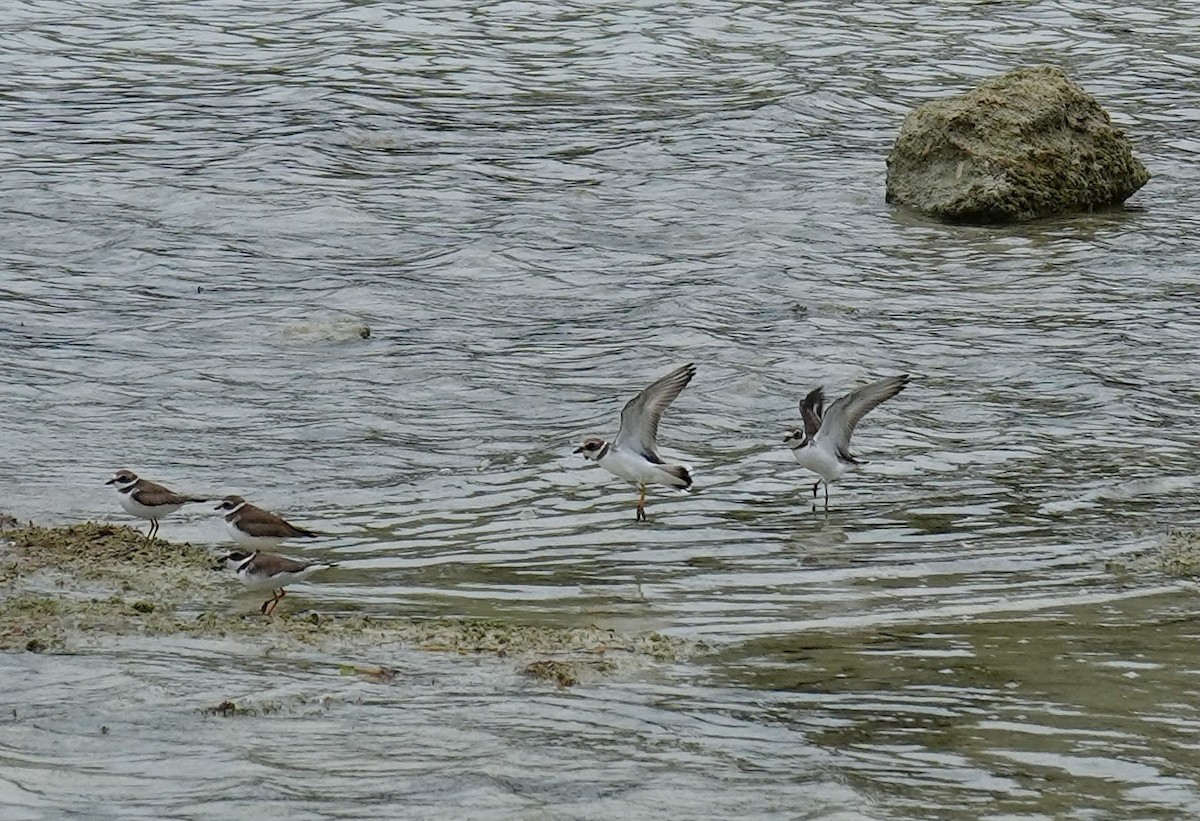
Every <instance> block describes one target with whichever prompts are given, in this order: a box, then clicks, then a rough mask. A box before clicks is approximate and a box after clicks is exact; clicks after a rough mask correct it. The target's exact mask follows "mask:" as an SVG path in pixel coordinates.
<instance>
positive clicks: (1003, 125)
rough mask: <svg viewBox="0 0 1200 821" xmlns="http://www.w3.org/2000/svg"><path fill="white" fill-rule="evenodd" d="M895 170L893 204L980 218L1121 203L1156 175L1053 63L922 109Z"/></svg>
mask: <svg viewBox="0 0 1200 821" xmlns="http://www.w3.org/2000/svg"><path fill="white" fill-rule="evenodd" d="M887 167H888V171H887V201H888V202H890V203H897V204H900V205H907V206H910V207H912V208H915V209H917V210H919V211H923V212H925V213H927V214H930V215H932V216H935V217H938V218H941V219H945V220H949V221H952V222H973V223H1003V222H1020V221H1024V220H1031V219H1037V218H1039V217H1047V216H1052V215H1055V214H1064V213H1071V212H1076V211H1091V210H1094V209H1098V208H1104V207H1108V206H1114V205H1119V204H1121V203H1122V202H1124V201H1125V200H1126V199H1128V198H1129V196H1130V195H1132V194H1133V193H1134V192H1135V191H1137V190H1138V189H1139V188H1141V187H1142V186H1143V185H1145V184H1146V181H1147V180H1149V179H1150V172H1148V171H1147V170H1146V167H1145V166H1144V165H1142V163H1141V162H1140V161H1139V160H1138V159H1137V158H1136V157H1134V156H1133V147H1132V145H1131V143H1130V142H1129V139H1128V138H1127V137H1126V136H1125V134H1124V132H1122V131H1121V130H1120V129H1118V128H1115V127H1113V125H1112V122H1111V121H1110V120H1109V117H1108V114H1107V112H1105V111H1104V109H1103V108H1101V107H1100V104H1099V103H1098V102H1096V99H1095V98H1094V97H1092V95H1090V94H1088V93H1087V92H1086V91H1084V90H1083V89H1082V88H1080V87H1079V86H1078V85H1076V84H1075V83H1073V82H1071V81H1070V80H1069V79H1067V76H1066V75H1065V74H1063V72H1062V71H1061V70H1060V69H1058V68H1055V67H1053V66H1035V67H1032V68H1022V69H1017V70H1015V71H1010V72H1008V73H1007V74H1004V75H1001V76H1000V77H996V78H994V79H991V80H988V81H986V82H984V83H982V84H980V85H979V86H978V87H976V88H975V89H973V90H971V91H968V92H967V93H966V94H963V95H961V96H958V97H952V98H947V99H942V100H934V101H932V102H929V103H926V104H925V105H923V106H921V107H920V108H918V109H916V110H914V111H912V112H911V113H909V115H908V116H907V117H906V118H905V120H904V124H903V125H902V126H901V128H900V134H899V136H898V137H897V138H896V144H895V145H894V146H893V147H892V151H891V154H889V155H888V159H887Z"/></svg>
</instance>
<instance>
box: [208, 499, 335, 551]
mask: <svg viewBox="0 0 1200 821" xmlns="http://www.w3.org/2000/svg"><path fill="white" fill-rule="evenodd" d="M214 509H215V510H223V511H225V527H226V528H227V529H228V530H229V535H230V536H232V537H233V540H234V541H235V542H237V543H238V544H240V545H245V546H246V547H253V548H255V549H258V548H261V547H276V546H277V545H279V544H282V543H283V542H284V541H286V540H287V539H315V538H316V537H317V534H316V533H313V532H312V531H311V530H305V529H304V528H302V527H296V526H295V525H293V524H291V523H290V522H286V521H284V520H283V519H282V518H281V517H279V516H276V515H275V514H274V513H272V512H270V511H269V510H263V509H262V508H261V507H255V506H254V505H252V504H250V503H249V502H247V501H246V500H245V499H243V498H242V497H241V496H226V497H225V498H224V499H222V500H221V504H219V505H217V506H216V508H214Z"/></svg>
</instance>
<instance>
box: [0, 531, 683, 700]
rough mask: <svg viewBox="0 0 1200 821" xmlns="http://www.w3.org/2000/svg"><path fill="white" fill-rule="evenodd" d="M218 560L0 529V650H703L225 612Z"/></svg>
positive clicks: (552, 633)
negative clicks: (154, 640)
mask: <svg viewBox="0 0 1200 821" xmlns="http://www.w3.org/2000/svg"><path fill="white" fill-rule="evenodd" d="M214 558H215V557H214V554H212V553H210V552H209V551H208V550H205V549H203V548H199V547H195V546H192V545H187V544H173V543H170V542H166V541H164V540H162V539H156V540H154V541H152V542H150V541H147V540H146V538H145V536H143V535H142V534H141V533H140V532H138V531H136V530H133V529H131V528H127V527H121V526H116V525H109V524H100V523H95V522H87V523H84V524H78V525H70V526H67V527H37V526H33V525H30V526H28V527H21V528H17V529H14V530H9V531H5V532H4V533H3V534H2V535H0V649H7V650H29V649H36V650H37V651H42V650H52V651H53V650H59V651H61V650H69V649H71V648H72V647H78V646H80V645H82V644H86V643H92V642H97V641H102V640H105V639H106V638H110V637H118V636H128V635H159V636H193V637H199V638H221V637H235V638H237V640H238V641H239V643H242V644H248V645H259V646H263V647H269V648H295V649H303V648H318V649H321V650H326V651H331V652H337V653H346V654H352V655H354V656H358V655H362V654H368V653H369V654H371V655H372V656H374V655H377V654H378V652H380V650H381V649H385V650H386V649H387V648H389V647H394V648H412V649H420V650H428V651H442V652H451V653H459V654H464V655H465V654H471V655H479V654H490V655H495V656H497V657H501V658H504V657H516V658H521V657H523V656H524V657H528V656H534V655H539V656H544V655H547V654H567V656H568V661H569V660H570V657H575V658H576V659H578V660H579V663H582V664H585V665H588V666H590V667H591V668H594V669H597V670H605V671H611V670H613V669H616V668H617V666H618V663H619V662H627V661H629V660H632V659H642V660H643V661H649V660H664V661H666V660H673V659H678V658H681V657H684V656H687V655H690V654H692V653H694V652H696V651H698V650H701V649H702V648H701V646H700V645H698V644H696V643H695V642H691V641H687V640H683V639H678V638H673V637H669V636H664V635H662V634H659V633H648V634H640V635H623V634H619V633H617V632H616V631H613V630H605V629H602V628H599V627H582V628H581V627H554V626H543V625H528V624H516V623H508V622H503V621H500V620H496V619H452V618H438V619H412V618H406V617H403V616H397V617H383V616H370V615H366V614H362V613H353V612H351V613H333V614H324V613H317V612H314V611H306V612H300V613H276V614H275V615H274V616H272V617H270V618H264V617H263V616H261V615H260V614H259V613H258V611H257V608H255V609H254V612H245V611H231V610H230V605H229V602H230V600H231V599H233V598H234V596H235V595H236V594H237V592H239V591H240V589H241V588H240V586H239V585H237V583H236V582H234V581H233V580H232V579H231V578H229V577H228V576H227V575H226V574H223V573H218V572H216V570H215V569H214V567H215V561H214ZM601 662H602V663H601ZM351 666H352V667H353V668H354V669H355V670H358V669H359V667H360V665H357V663H355V664H354V665H351ZM362 670H366V671H372V670H374V671H379V670H387V668H381V667H378V666H377V665H367V666H365V667H362ZM362 674H363V675H376V674H375V673H369V672H363V673H362ZM378 675H379V676H381V677H383V678H386V676H385V675H384V674H382V673H379V674H378Z"/></svg>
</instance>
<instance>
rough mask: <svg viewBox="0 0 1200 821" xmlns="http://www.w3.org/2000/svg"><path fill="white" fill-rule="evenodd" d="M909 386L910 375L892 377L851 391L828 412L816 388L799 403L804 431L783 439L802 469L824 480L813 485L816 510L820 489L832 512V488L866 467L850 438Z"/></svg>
mask: <svg viewBox="0 0 1200 821" xmlns="http://www.w3.org/2000/svg"><path fill="white" fill-rule="evenodd" d="M907 384H908V374H901V375H900V376H889V377H887V378H886V379H880V380H879V381H878V382H872V383H871V384H869V385H864V386H863V387H861V388H859V389H858V390H855V391H851V392H850V393H848V394H846V395H845V396H843V397H842V398H841V399H839V400H837V401H836V402H834V403H833V404H832V405H830V406H829V410H825V391H824V389H823V388H815V389H814V390H812V391H809V393H808V396H806V397H804V398H803V399H802V400H800V418H801V419H803V420H804V430H799V429H796V430H793V431H790V432H789V433H788V435H787V436H785V437H784V438H783V443H784V444H785V445H787V446H788V447H790V448H791V449H792V455H793V456H794V457H796V461H797V462H799V463H800V466H801V467H804V468H807V469H808V470H811V471H812V472H813V473H815V474H817V475H818V476H820V477H821V479H820V480H819V481H817V482H816V483H815V484H813V507H814V508H815V507H816V504H817V502H816V499H817V488H818V487H820V486H821V484H822V483H824V485H825V509H826V510H829V485H830V483H831V482H836V481H837V480H838V479H840V478H841V477H842V475H843V474H845V473H846V472H847V471H849V470H852V469H853V468H855V467H857V466H858V465H861V464H864V462H862V460H860V459H858V458H856V457H855V456H854V455H853V454H852V453H850V435H851V434H852V433H854V428H855V426H857V425H858V423H859V422H860V421H861V420H862V418H863V417H864V416H866V415H867V414H868V413H870V412H871V411H872V410H873V409H875V408H876V407H878V406H879V405H880V404H881V403H883V402H886V401H887V400H888V399H891V398H892V397H893V396H895V395H896V394H898V393H900V391H902V390H904V386H905V385H907Z"/></svg>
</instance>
